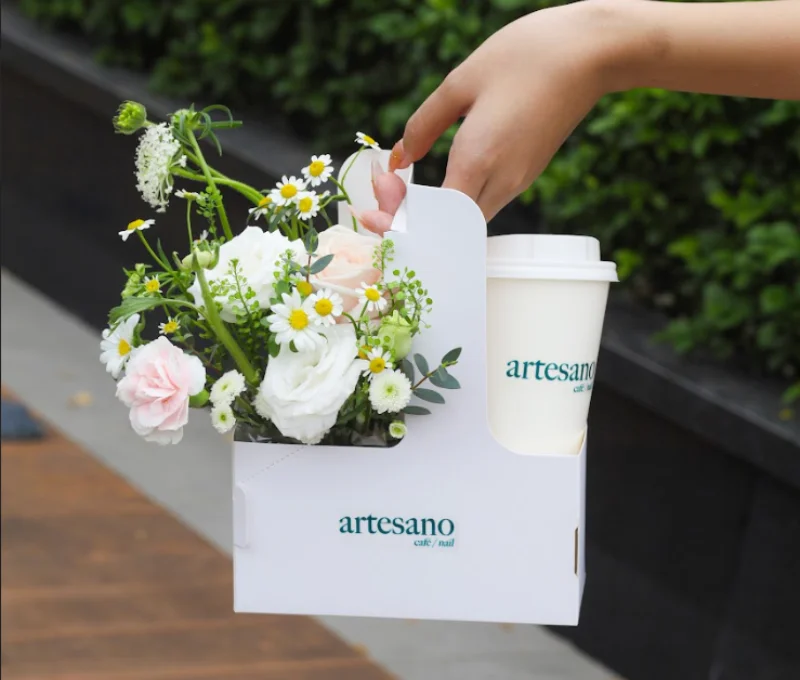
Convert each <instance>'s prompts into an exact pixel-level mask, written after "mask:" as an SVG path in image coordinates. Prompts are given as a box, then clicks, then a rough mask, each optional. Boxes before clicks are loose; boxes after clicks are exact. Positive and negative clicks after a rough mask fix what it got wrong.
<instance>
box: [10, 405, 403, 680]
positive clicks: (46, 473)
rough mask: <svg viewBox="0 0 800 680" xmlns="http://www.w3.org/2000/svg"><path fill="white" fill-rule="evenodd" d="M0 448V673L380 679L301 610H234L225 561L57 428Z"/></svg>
mask: <svg viewBox="0 0 800 680" xmlns="http://www.w3.org/2000/svg"><path fill="white" fill-rule="evenodd" d="M3 396H4V397H8V393H7V392H6V391H5V390H3ZM1 458H2V461H1V462H2V474H1V475H0V479H1V480H2V496H1V497H0V509H2V539H3V540H2V560H1V561H2V569H1V573H2V626H1V628H2V674H3V678H4V680H193V679H196V680H223V679H224V680H237V679H238V680H256V678H258V679H259V680H279V679H280V680H284V679H285V680H389V678H390V676H389V674H388V673H386V671H384V670H383V669H381V668H380V667H378V666H377V665H375V664H374V663H372V662H371V661H370V660H369V659H367V658H365V657H364V656H363V655H362V654H360V653H359V652H358V651H357V650H356V649H354V648H352V647H349V646H348V645H347V644H345V643H344V642H343V641H342V640H340V639H339V638H337V637H336V636H335V635H333V634H332V633H331V632H330V631H328V630H327V629H326V628H324V627H323V626H321V625H320V624H318V623H317V622H316V621H314V620H313V619H310V618H307V617H302V616H252V615H241V614H240V615H235V614H233V612H232V610H231V607H232V583H231V565H230V561H229V560H228V559H227V558H226V557H225V556H223V555H221V554H220V553H219V552H218V551H216V550H215V549H214V548H213V547H212V546H210V545H209V544H207V543H206V542H205V541H203V540H202V539H200V538H199V537H198V536H196V535H195V534H193V533H192V532H191V531H190V530H189V529H187V528H186V527H184V526H183V525H182V524H181V523H180V522H178V521H177V520H176V519H174V518H173V517H171V516H170V515H169V514H168V513H167V512H166V511H164V510H163V509H161V508H159V507H158V506H156V505H154V504H153V503H151V502H150V501H149V500H147V499H146V498H145V497H144V496H142V495H141V494H140V493H138V492H137V491H136V490H135V489H133V488H131V487H130V486H129V485H128V484H127V483H126V482H125V481H124V480H122V479H121V478H119V477H117V476H116V475H114V474H113V473H112V472H110V471H109V470H107V469H106V468H104V467H103V466H101V465H100V464H99V463H97V462H96V461H95V460H94V459H93V458H91V456H89V455H87V454H86V453H84V452H83V451H81V450H80V448H79V447H78V446H76V445H75V444H73V443H72V442H69V441H68V440H66V439H64V438H63V437H61V436H60V435H59V434H58V433H56V432H52V431H49V432H48V437H47V438H46V439H45V440H42V441H39V442H26V443H8V442H4V443H3V446H2V456H1Z"/></svg>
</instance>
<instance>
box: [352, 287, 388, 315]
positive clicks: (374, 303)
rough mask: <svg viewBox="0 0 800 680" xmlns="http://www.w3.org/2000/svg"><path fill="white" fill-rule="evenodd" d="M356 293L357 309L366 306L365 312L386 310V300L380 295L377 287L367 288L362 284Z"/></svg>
mask: <svg viewBox="0 0 800 680" xmlns="http://www.w3.org/2000/svg"><path fill="white" fill-rule="evenodd" d="M356 293H358V305H359V307H363V306H364V305H366V306H367V308H366V311H367V312H382V311H383V310H384V309H386V304H387V303H386V298H384V297H383V295H381V292H380V291H379V290H378V287H377V286H368V285H367V284H366V283H363V282H362V283H361V286H360V287H359V288H358V289H357V290H356Z"/></svg>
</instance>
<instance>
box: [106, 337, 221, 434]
mask: <svg viewBox="0 0 800 680" xmlns="http://www.w3.org/2000/svg"><path fill="white" fill-rule="evenodd" d="M205 383H206V369H205V368H203V364H202V363H201V361H200V359H198V358H197V357H193V356H190V355H188V354H185V353H184V352H183V351H182V350H180V349H179V348H177V347H176V346H175V345H173V344H172V343H171V342H170V341H169V340H168V339H167V338H165V337H164V336H163V335H162V336H161V337H159V338H158V340H154V341H153V342H150V343H148V344H146V345H142V346H141V347H137V348H136V349H135V350H134V351H133V353H132V354H131V358H130V359H129V360H128V365H127V367H126V369H125V377H124V378H123V379H122V380H120V381H119V383H117V397H118V398H119V399H120V401H122V403H123V404H125V406H128V407H129V408H130V409H131V413H130V419H131V426H132V427H133V430H134V432H136V434H138V435H140V436H142V437H144V438H145V440H146V441H149V442H155V443H157V444H177V443H178V442H179V441H180V440H181V438H182V437H183V426H184V425H186V423H187V422H188V421H189V397H190V396H193V395H195V394H198V393H200V392H202V391H203V388H204V387H205Z"/></svg>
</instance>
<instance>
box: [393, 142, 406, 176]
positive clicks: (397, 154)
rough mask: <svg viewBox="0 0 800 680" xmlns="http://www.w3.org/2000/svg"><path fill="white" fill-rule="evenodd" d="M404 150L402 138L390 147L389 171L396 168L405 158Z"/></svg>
mask: <svg viewBox="0 0 800 680" xmlns="http://www.w3.org/2000/svg"><path fill="white" fill-rule="evenodd" d="M405 156H406V150H405V148H404V147H403V140H402V139H401V140H400V141H399V142H397V143H396V144H395V145H394V147H393V148H392V153H391V154H389V172H394V171H395V170H397V169H398V168H399V167H400V166H401V165H403V163H404V162H405V160H406V157H405Z"/></svg>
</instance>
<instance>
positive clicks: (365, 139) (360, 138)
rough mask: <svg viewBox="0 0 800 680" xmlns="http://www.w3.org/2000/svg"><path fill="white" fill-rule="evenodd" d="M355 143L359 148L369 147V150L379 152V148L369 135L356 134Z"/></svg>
mask: <svg viewBox="0 0 800 680" xmlns="http://www.w3.org/2000/svg"><path fill="white" fill-rule="evenodd" d="M356 143H357V144H361V146H366V147H369V148H370V149H375V150H376V151H380V150H381V147H380V145H379V144H378V142H376V141H375V140H374V139H372V137H370V136H369V135H366V134H364V133H363V132H356Z"/></svg>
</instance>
